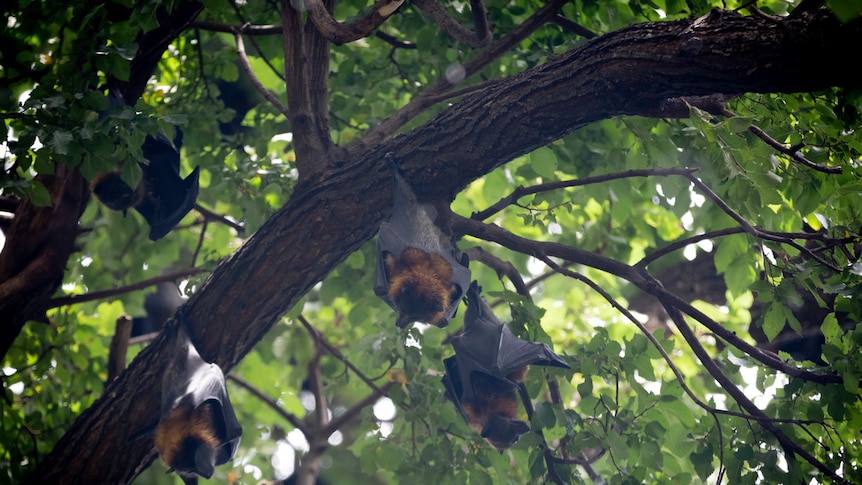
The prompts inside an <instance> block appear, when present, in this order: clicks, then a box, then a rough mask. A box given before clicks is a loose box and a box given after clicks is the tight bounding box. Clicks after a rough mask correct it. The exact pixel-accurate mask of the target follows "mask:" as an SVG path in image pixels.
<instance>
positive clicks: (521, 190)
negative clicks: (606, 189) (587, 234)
mask: <svg viewBox="0 0 862 485" xmlns="http://www.w3.org/2000/svg"><path fill="white" fill-rule="evenodd" d="M697 170H698V169H696V168H655V169H638V170H627V171H625V172H615V173H609V174H604V175H596V176H593V177H584V178H581V179H574V180H562V181H559V182H548V183H545V184H538V185H533V186H530V187H523V186H520V187H517V188H516V189H515V190H513V191H512V193H511V194H509V195H507V196H505V197H503V198H502V199H500V200H499V201H497V202H495V203H494V204H493V205H491V206H490V207H488V208H487V209H485V210H483V211H479V212H474V213H473V215H472V216H470V218H471V219H474V220H477V221H483V220H485V219H487V218H489V217H491V216H492V215H494V214H496V213H497V212H500V211H501V210H503V208H505V207H506V206H508V205H511V204H513V203H515V202H516V201H517V200H518V199H520V198H521V197H524V196H526V195H532V194H537V193H540V192H549V191H552V190H558V189H562V188H567V187H579V186H582V185H590V184H598V183H602V182H608V181H610V180H619V179H624V178H632V177H668V176H672V175H682V176H686V175H689V174H691V173H694V172H696V171H697Z"/></svg>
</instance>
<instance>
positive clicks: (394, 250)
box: [374, 154, 471, 328]
mask: <svg viewBox="0 0 862 485" xmlns="http://www.w3.org/2000/svg"><path fill="white" fill-rule="evenodd" d="M386 161H387V164H388V165H389V168H390V170H391V171H392V177H393V181H394V184H393V197H392V216H391V217H390V218H389V220H388V221H387V222H384V223H382V224H381V225H380V231H379V232H378V234H377V269H376V274H375V282H374V293H375V294H376V295H377V296H379V297H380V298H381V299H383V301H385V302H386V303H387V304H388V305H389V306H390V307H391V308H392V309H393V310H395V311H396V312H397V313H398V317H397V318H396V321H395V325H396V326H397V327H398V328H404V327H406V326H407V325H409V324H410V323H413V322H422V323H427V324H430V325H436V326H438V327H445V326H446V325H448V323H449V319H450V318H452V317H453V316H454V315H455V312H456V311H457V310H458V304H459V303H460V301H461V298H462V297H463V294H464V289H465V288H467V287H469V285H470V277H471V276H470V269H469V268H468V267H467V266H468V264H469V261H468V260H467V256H466V254H462V256H461V257H460V258H459V257H458V250H457V248H456V247H455V244H454V242H453V241H452V238H451V237H450V236H448V235H447V234H445V233H444V232H443V231H442V230H441V229H440V227H439V226H438V225H437V224H435V222H434V220H435V219H436V217H437V211H436V210H435V209H434V207H433V206H432V205H431V204H422V203H419V201H418V200H417V199H416V195H415V194H414V193H413V190H412V189H411V188H410V185H409V184H408V183H407V181H406V180H404V178H403V177H402V176H401V174H400V172H399V170H398V167H397V166H396V165H395V162H394V161H392V159H391V155H389V154H387V157H386Z"/></svg>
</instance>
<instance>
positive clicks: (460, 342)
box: [443, 282, 570, 452]
mask: <svg viewBox="0 0 862 485" xmlns="http://www.w3.org/2000/svg"><path fill="white" fill-rule="evenodd" d="M480 291H481V290H480V288H479V286H478V284H476V283H475V282H474V283H473V284H472V285H470V288H469V289H468V290H467V310H466V311H465V312H464V330H463V332H461V333H460V334H458V335H456V336H454V337H452V347H453V348H454V349H455V355H454V356H452V357H449V358H448V359H446V360H445V361H444V364H445V365H446V375H444V377H443V384H444V386H445V387H446V397H447V398H449V400H450V401H452V402H453V403H454V404H455V407H456V408H458V411H459V412H460V413H461V415H462V416H463V417H464V420H465V421H466V422H467V424H469V425H470V426H471V427H473V428H474V429H476V430H477V431H479V432H480V433H481V434H482V437H483V438H485V439H487V440H488V441H489V442H490V443H491V444H492V445H493V446H494V447H496V448H497V449H498V450H500V451H501V452H502V450H503V449H505V448H509V447H510V446H512V445H513V444H515V443H516V442H517V441H518V439H519V438H520V437H521V435H522V434H524V433H526V432H527V431H528V430H529V427H528V426H527V425H526V423H524V422H523V421H518V420H517V419H516V416H517V408H518V405H517V399H516V395H515V389H516V388H517V386H518V385H519V384H521V383H522V382H523V380H524V377H525V376H526V373H527V369H528V366H529V365H531V364H535V365H545V366H554V367H563V368H570V366H569V364H568V363H566V361H565V360H563V359H562V358H561V357H560V356H558V355H557V354H555V353H554V352H553V351H552V350H551V349H550V347H548V346H547V345H546V344H543V343H537V342H528V341H526V340H521V339H519V338H518V337H516V336H515V335H514V334H513V333H512V331H511V330H509V327H507V326H506V325H503V323H502V322H500V320H499V319H497V317H496V316H495V315H494V313H493V312H492V311H491V309H490V308H489V307H488V304H487V303H486V302H485V300H484V299H483V298H482V296H481V295H480Z"/></svg>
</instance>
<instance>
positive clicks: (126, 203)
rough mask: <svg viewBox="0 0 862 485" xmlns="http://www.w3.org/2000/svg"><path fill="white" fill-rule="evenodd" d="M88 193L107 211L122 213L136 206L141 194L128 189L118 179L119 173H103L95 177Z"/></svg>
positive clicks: (119, 178)
mask: <svg viewBox="0 0 862 485" xmlns="http://www.w3.org/2000/svg"><path fill="white" fill-rule="evenodd" d="M90 191H92V192H93V195H95V196H96V198H97V199H99V202H101V203H102V204H104V205H105V207H107V208H108V209H111V210H115V211H123V212H124V213H125V210H126V209H128V208H129V207H132V206H133V205H135V204H137V203H138V201H139V200H140V198H141V193H140V192H139V191H137V190H135V189H133V188H132V187H129V186H128V185H127V184H126V183H125V182H123V179H122V178H121V177H120V172H104V173H100V174H98V175H96V177H95V178H94V179H93V183H92V184H91V185H90Z"/></svg>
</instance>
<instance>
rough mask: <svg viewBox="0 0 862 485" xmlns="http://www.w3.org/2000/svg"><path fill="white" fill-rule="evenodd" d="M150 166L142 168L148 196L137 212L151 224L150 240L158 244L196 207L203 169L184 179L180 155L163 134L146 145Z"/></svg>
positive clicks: (147, 141)
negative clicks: (181, 173)
mask: <svg viewBox="0 0 862 485" xmlns="http://www.w3.org/2000/svg"><path fill="white" fill-rule="evenodd" d="M142 150H143V152H144V158H146V159H147V160H148V162H149V164H148V165H143V164H142V165H141V168H142V170H143V183H144V184H145V188H146V190H145V193H144V196H143V199H142V200H141V201H140V202H139V203H138V205H136V206H135V210H137V211H138V212H140V213H141V215H142V216H144V219H146V220H147V223H148V224H149V225H150V235H149V237H150V239H151V240H153V241H157V240H159V239H161V238H163V237H164V236H165V235H166V234H167V233H169V232H170V231H171V229H173V228H174V226H176V225H177V223H178V222H180V220H181V219H182V218H183V217H184V216H185V215H186V214H188V212H189V211H190V210H191V209H192V207H194V205H195V201H196V200H197V197H198V190H199V180H198V179H199V176H200V167H195V169H194V170H193V171H192V173H191V174H189V176H188V177H186V178H185V179H183V178H181V177H180V173H179V171H180V154H179V152H178V151H177V149H176V148H175V147H174V145H173V144H172V143H171V142H170V141H169V140H168V139H167V138H166V137H165V136H164V135H162V134H161V133H160V134H159V135H158V136H156V137H151V136H148V137H147V139H146V141H144V145H143V146H142Z"/></svg>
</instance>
